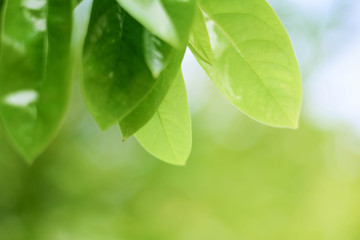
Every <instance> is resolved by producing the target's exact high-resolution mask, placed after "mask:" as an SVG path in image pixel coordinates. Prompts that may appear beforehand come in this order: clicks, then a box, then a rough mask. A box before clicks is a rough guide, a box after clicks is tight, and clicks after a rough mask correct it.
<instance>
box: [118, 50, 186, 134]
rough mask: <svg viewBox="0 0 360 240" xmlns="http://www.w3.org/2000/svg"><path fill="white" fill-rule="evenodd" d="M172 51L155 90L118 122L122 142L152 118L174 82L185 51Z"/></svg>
mask: <svg viewBox="0 0 360 240" xmlns="http://www.w3.org/2000/svg"><path fill="white" fill-rule="evenodd" d="M173 51H174V53H173V54H172V56H171V59H170V63H169V66H168V67H167V68H166V69H165V70H164V71H163V72H162V74H161V75H160V77H159V81H158V82H157V84H156V85H155V88H154V89H153V90H152V92H151V93H150V94H149V95H148V96H147V97H146V99H145V100H144V101H142V102H141V104H139V106H138V107H137V108H136V109H135V110H134V111H133V112H131V113H130V114H129V115H128V116H126V118H124V119H123V120H122V121H121V122H120V128H121V132H122V134H123V138H124V140H125V139H127V138H128V137H130V136H131V135H133V134H135V133H136V132H137V131H138V130H139V129H140V128H142V127H143V126H144V125H145V124H146V123H147V122H148V121H149V120H150V119H151V118H152V116H153V115H154V114H155V112H156V110H157V109H158V107H159V105H160V104H161V102H162V101H163V99H164V97H165V95H166V93H167V92H168V90H169V88H170V86H171V85H172V83H173V82H174V79H175V78H176V77H177V74H178V73H179V71H180V67H181V62H182V59H183V56H184V53H185V50H183V51H177V50H173Z"/></svg>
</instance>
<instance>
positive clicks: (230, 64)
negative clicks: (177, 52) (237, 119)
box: [198, 0, 302, 128]
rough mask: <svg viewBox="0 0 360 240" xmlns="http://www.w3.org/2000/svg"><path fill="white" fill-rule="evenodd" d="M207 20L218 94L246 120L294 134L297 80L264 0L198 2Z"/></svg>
mask: <svg viewBox="0 0 360 240" xmlns="http://www.w3.org/2000/svg"><path fill="white" fill-rule="evenodd" d="M200 6H201V8H202V9H203V11H204V12H205V13H206V14H207V15H208V17H209V19H210V20H211V21H208V24H207V25H208V30H209V34H210V39H211V46H212V49H213V52H214V59H215V60H214V64H213V66H210V65H209V64H207V63H206V62H204V61H203V60H201V59H200V58H198V60H199V62H200V64H201V65H202V66H203V67H204V69H205V70H206V71H207V72H208V74H209V76H210V78H211V79H212V80H213V82H214V83H215V85H216V86H217V88H218V89H219V90H220V91H221V92H222V94H223V95H224V96H225V97H226V98H227V99H228V100H229V101H230V102H231V103H233V104H234V105H235V106H237V107H238V108H239V109H241V110H242V111H243V112H244V113H246V114H247V115H249V116H250V117H252V118H254V119H256V120H258V121H260V122H263V123H265V124H268V125H272V126H278V127H289V128H296V127H297V126H298V118H299V113H300V108H301V98H302V90H301V77H300V71H299V67H298V63H297V60H296V57H295V54H294V51H293V48H292V44H291V42H290V39H289V36H288V34H287V32H286V30H285V28H284V27H283V25H282V23H281V22H280V20H279V18H278V17H277V15H276V13H275V12H274V11H273V9H272V8H271V7H270V6H269V5H268V4H267V3H266V1H265V0H252V1H247V0H228V1H222V0H221V1H220V0H200Z"/></svg>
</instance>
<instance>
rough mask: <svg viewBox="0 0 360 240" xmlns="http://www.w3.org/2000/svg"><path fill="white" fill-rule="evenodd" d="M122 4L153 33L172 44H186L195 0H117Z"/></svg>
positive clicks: (182, 45) (180, 47)
mask: <svg viewBox="0 0 360 240" xmlns="http://www.w3.org/2000/svg"><path fill="white" fill-rule="evenodd" d="M117 1H118V2H119V3H120V5H121V6H122V7H123V8H124V9H125V10H126V11H127V12H128V13H129V14H130V15H132V16H133V17H134V18H135V19H136V20H138V21H139V22H140V23H141V24H142V25H143V26H144V27H145V28H147V29H148V30H149V31H150V32H151V33H153V34H154V35H156V36H157V37H159V38H160V39H162V40H164V41H165V42H167V43H168V44H170V45H171V46H173V47H175V48H178V49H182V48H183V47H185V46H186V44H187V41H188V37H189V31H190V28H191V24H192V20H193V15H194V7H195V0H185V1H174V0H148V1H144V0H117Z"/></svg>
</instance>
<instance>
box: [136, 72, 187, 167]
mask: <svg viewBox="0 0 360 240" xmlns="http://www.w3.org/2000/svg"><path fill="white" fill-rule="evenodd" d="M135 136H136V139H137V140H138V141H139V143H140V144H141V145H142V146H143V147H144V148H145V150H146V151H148V152H149V153H150V154H152V155H154V156H155V157H157V158H159V159H161V160H163V161H165V162H168V163H171V164H176V165H184V164H185V162H186V160H187V158H188V157H189V154H190V151H191V144H192V137H191V118H190V112H189V106H188V102H187V96H186V88H185V83H184V80H183V78H182V74H181V71H180V72H179V73H178V75H177V78H176V79H175V81H174V83H173V85H172V86H171V87H170V89H169V91H168V93H167V94H166V97H165V99H164V101H163V102H162V103H161V105H160V107H159V108H158V110H157V111H156V113H155V115H154V116H153V117H152V119H151V120H150V121H149V122H148V123H147V124H146V125H145V126H144V127H143V128H142V129H140V130H139V131H138V132H137V133H136V134H135Z"/></svg>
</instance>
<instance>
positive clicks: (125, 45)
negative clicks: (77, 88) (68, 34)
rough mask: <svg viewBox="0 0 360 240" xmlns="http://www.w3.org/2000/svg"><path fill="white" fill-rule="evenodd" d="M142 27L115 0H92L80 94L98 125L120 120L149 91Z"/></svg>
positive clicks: (103, 125) (151, 83) (148, 74)
mask: <svg viewBox="0 0 360 240" xmlns="http://www.w3.org/2000/svg"><path fill="white" fill-rule="evenodd" d="M143 31H144V29H143V27H142V26H141V25H140V24H139V23H138V22H136V20H134V19H133V18H132V17H131V16H130V15H128V14H127V13H126V12H125V11H124V10H123V9H122V8H121V7H120V6H119V4H118V3H117V2H116V1H115V0H108V1H103V0H94V3H93V8H92V13H91V18H90V23H89V29H88V34H87V37H86V40H85V47H84V59H83V63H84V64H83V66H84V84H83V85H84V86H83V87H84V96H85V100H86V103H87V106H88V109H89V111H90V112H91V114H92V115H93V117H94V118H95V120H96V121H97V123H98V124H99V126H100V127H101V128H102V129H106V128H108V127H110V126H111V125H113V124H115V123H117V122H118V121H120V120H122V119H123V118H124V117H125V116H127V115H128V114H129V113H130V112H132V111H133V110H134V109H135V107H136V106H137V105H138V104H139V103H140V102H141V101H142V100H143V99H145V97H146V96H147V95H148V94H149V93H150V92H151V90H152V89H153V88H154V86H155V84H156V82H157V80H156V79H153V77H152V75H151V72H150V71H149V69H148V67H147V65H146V63H145V60H144V54H143Z"/></svg>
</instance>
